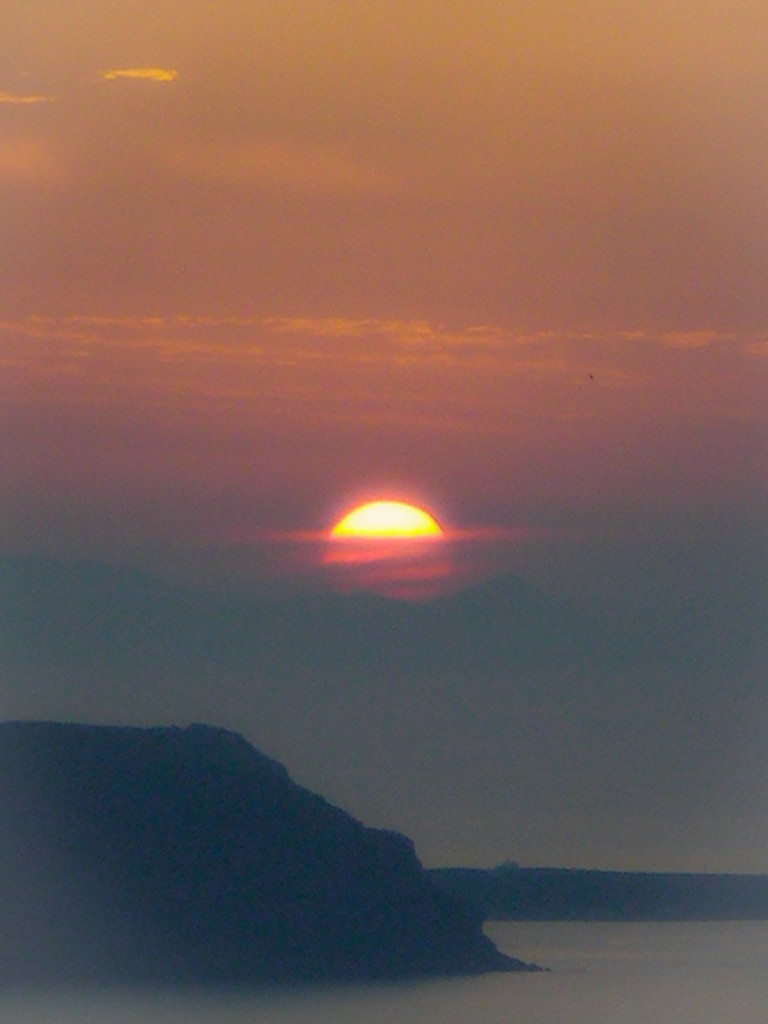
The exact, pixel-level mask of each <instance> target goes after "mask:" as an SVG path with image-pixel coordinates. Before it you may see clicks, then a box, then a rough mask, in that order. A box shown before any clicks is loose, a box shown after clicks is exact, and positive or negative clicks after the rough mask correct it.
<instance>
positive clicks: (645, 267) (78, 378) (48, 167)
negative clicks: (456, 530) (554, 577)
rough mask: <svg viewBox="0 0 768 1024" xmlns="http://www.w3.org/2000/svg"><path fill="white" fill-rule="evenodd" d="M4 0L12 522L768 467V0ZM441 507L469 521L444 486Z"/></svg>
mask: <svg viewBox="0 0 768 1024" xmlns="http://www.w3.org/2000/svg"><path fill="white" fill-rule="evenodd" d="M38 13H39V12H37V6H36V5H35V4H29V3H21V0H12V2H11V3H10V4H9V5H6V8H5V9H4V14H3V26H2V27H3V39H4V43H5V46H6V51H7V52H6V58H5V59H4V62H3V65H2V75H0V216H2V223H3V225H4V227H3V232H4V244H3V246H2V247H1V248H0V316H1V318H2V320H1V322H0V370H1V371H2V386H3V388H4V404H3V408H2V415H3V417H4V424H3V426H4V437H5V439H6V444H5V446H4V449H5V450H4V456H3V458H4V465H3V471H4V474H5V475H4V479H5V481H6V502H5V507H6V509H7V514H6V525H7V531H8V532H7V536H8V538H9V541H8V543H9V544H11V545H16V546H21V547H32V548H35V547H41V546H43V547H48V548H57V547H58V548H60V549H62V550H72V551H81V552H85V553H87V552H88V551H89V550H90V551H91V552H96V551H101V553H102V554H103V553H105V552H106V553H108V552H109V551H114V552H118V551H122V552H128V553H130V552H134V554H135V553H136V552H138V551H140V550H144V549H146V550H150V549H151V550H152V551H154V552H157V551H159V550H160V549H162V548H163V547H164V546H167V545H168V544H170V543H172V542H173V543H176V542H179V543H184V544H189V545H195V544H198V545H211V544H214V545H215V544H217V543H220V542H221V541H222V538H224V537H226V536H229V535H231V534H233V533H238V532H239V533H247V532H248V530H249V529H254V530H255V529H258V528H259V527H274V528H283V527H288V528H305V529H316V528H318V527H319V525H320V524H321V523H322V522H323V520H324V517H325V515H326V513H327V510H328V508H330V507H331V506H332V505H333V504H334V503H335V502H337V501H339V500H340V499H341V497H342V496H343V495H344V494H349V493H353V492H355V491H360V490H365V489H368V490H371V491H385V492H386V491H387V490H391V489H394V490H395V491H397V490H398V489H400V490H403V489H405V491H407V490H408V489H409V488H411V489H415V490H417V491H421V492H423V493H424V494H426V495H427V496H431V498H432V499H433V500H435V501H437V502H438V503H439V504H441V505H442V504H444V506H445V507H446V508H449V509H451V510H452V516H453V518H454V519H455V521H456V522H457V523H460V524H462V525H464V526H466V527H469V528H471V527H474V526H478V525H505V526H509V527H515V528H518V527H524V526H528V527H537V526H541V525H542V524H544V523H549V524H555V525H558V526H560V525H562V524H563V523H565V522H571V521H572V522H574V523H576V524H577V525H578V524H581V523H583V522H584V521H585V520H587V519H589V517H590V516H594V515H597V516H599V517H600V519H601V520H602V521H605V520H606V517H607V518H608V519H609V520H610V521H611V522H612V523H614V524H620V523H621V522H622V521H634V520H635V519H636V518H637V517H641V518H642V517H644V516H647V515H648V514H649V513H650V514H651V515H656V514H666V513H665V512H664V510H669V509H672V510H673V512H674V515H676V516H678V517H680V518H681V519H684V518H685V516H686V514H688V513H689V512H690V511H691V510H692V509H696V508H701V507H702V504H703V503H706V504H707V506H708V507H711V504H712V496H713V494H714V495H715V500H716V501H722V502H724V503H725V504H726V505H728V507H730V508H737V509H739V510H742V511H744V515H745V516H746V517H747V518H750V517H751V516H753V512H754V508H755V507H756V503H757V502H758V501H760V500H762V497H761V496H763V495H764V494H765V477H764V474H761V473H759V472H758V471H757V470H756V467H757V466H758V465H759V463H760V459H761V458H762V456H763V455H764V454H765V447H766V443H765V435H766V430H765V412H764V408H765V402H764V395H765V391H766V387H767V386H768V382H767V378H768V348H767V347H766V346H767V345H768V342H767V341H766V333H765V332H766V326H767V318H766V290H765V271H766V266H767V264H768V244H767V243H766V235H765V231H764V225H765V223H766V215H767V214H768V186H767V185H766V182H768V151H766V147H765V145H764V138H765V128H766V107H765V103H764V96H765V89H766V86H767V85H768V72H767V71H766V65H765V62H764V59H763V53H762V45H761V41H762V39H763V38H765V36H766V33H767V32H768V12H766V10H765V9H764V6H763V5H759V4H756V3H752V2H737V3H735V4H733V3H729V4H725V3H724V2H723V3H713V4H709V5H706V6H705V7H702V5H700V4H696V3H693V2H685V3H682V4H676V5H674V8H670V6H669V5H668V4H662V3H660V2H654V3H650V4H648V3H640V2H639V0H638V2H630V3H627V4H623V5H621V6H620V7H617V6H616V5H614V4H608V3H606V2H605V0H590V2H587V3H585V4H582V5H579V8H578V10H575V9H573V10H572V9H570V8H568V7H567V6H566V5H563V4H561V3H559V2H556V0H548V2H545V3H542V4H537V5H535V7H532V6H531V5H524V4H519V3H509V2H495V0H489V2H487V3H482V4H476V3H470V2H468V0H461V2H459V3H456V4H452V5H451V7H450V10H446V8H445V5H443V4H438V3H436V2H433V0H423V2H420V3H417V4H412V3H406V2H404V0H403V2H400V0H398V2H395V3H387V4H379V3H370V4H358V5H338V4H333V3H330V2H329V0H286V2H285V3H282V4H279V5H276V4H266V5H257V6H255V7H254V5H250V4H245V3H242V2H237V0H230V2H227V3H225V4H221V5H218V6H217V7H216V9H215V10H212V9H211V7H210V5H209V4H207V3H205V4H204V3H202V2H200V0H194V2H192V3H187V4H181V3H180V2H179V0H153V2H152V3H149V2H148V0H140V2H139V3H136V4H132V5H130V7H127V8H125V7H119V6H116V5H112V4H108V5H104V4H101V3H98V2H96V0H86V2H84V3H80V4H77V5H76V6H75V7H74V8H73V7H72V6H71V5H65V4H60V3H55V4H51V5H48V7H47V8H46V15H45V17H44V18H43V17H39V16H38ZM454 511H455V515H453V512H454Z"/></svg>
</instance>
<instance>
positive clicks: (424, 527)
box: [331, 501, 443, 538]
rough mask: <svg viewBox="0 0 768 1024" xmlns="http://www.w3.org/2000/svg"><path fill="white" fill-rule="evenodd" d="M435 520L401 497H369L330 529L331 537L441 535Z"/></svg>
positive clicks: (439, 527) (440, 529)
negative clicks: (370, 498) (369, 498)
mask: <svg viewBox="0 0 768 1024" xmlns="http://www.w3.org/2000/svg"><path fill="white" fill-rule="evenodd" d="M442 533H443V530H442V528H441V526H440V524H439V523H438V522H437V520H436V519H435V518H434V517H433V516H431V515H430V514H429V512H425V511H424V509H421V508H417V507H416V506H415V505H408V504H406V503H405V502H402V501H371V502H369V503H368V504H367V505H360V506H358V507H357V508H355V509H353V510H352V511H351V512H348V513H347V514H346V515H345V516H344V517H343V518H342V519H340V520H339V521H338V523H336V525H335V526H334V527H333V529H332V530H331V536H332V537H339V538H343V537H403V538H409V537H440V536H442Z"/></svg>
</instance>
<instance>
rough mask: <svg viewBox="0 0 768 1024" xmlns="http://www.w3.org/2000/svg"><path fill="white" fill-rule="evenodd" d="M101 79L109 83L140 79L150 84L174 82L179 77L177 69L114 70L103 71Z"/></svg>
mask: <svg viewBox="0 0 768 1024" xmlns="http://www.w3.org/2000/svg"><path fill="white" fill-rule="evenodd" d="M101 77H102V78H103V79H104V80H105V81H107V82H113V81H115V80H116V79H118V78H139V79H143V80H144V81H150V82H173V81H175V80H176V79H177V78H178V77H179V72H178V71H177V70H176V69H175V68H112V69H111V70H109V71H102V72H101Z"/></svg>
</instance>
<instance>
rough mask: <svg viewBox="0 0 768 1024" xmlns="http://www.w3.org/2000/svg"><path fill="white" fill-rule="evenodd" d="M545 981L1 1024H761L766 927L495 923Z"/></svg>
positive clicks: (72, 1008) (52, 1010)
mask: <svg viewBox="0 0 768 1024" xmlns="http://www.w3.org/2000/svg"><path fill="white" fill-rule="evenodd" d="M488 932H489V934H490V935H491V936H492V938H493V939H494V940H495V941H496V942H497V944H498V945H499V946H500V947H501V948H503V949H505V950H507V951H509V952H511V953H514V954H515V955H518V956H521V957H523V958H527V959H530V960H535V961H536V962H538V963H540V964H546V965H547V966H549V967H550V968H551V971H550V972H549V973H547V974H510V975H491V976H487V977H483V978H471V979H459V980H455V981H430V982H422V983H418V984H409V985H394V986H368V987H360V988H352V989H332V990H324V991H314V992H297V993H293V994H285V995H281V996H258V997H255V996H240V997H238V996H231V995H229V996H200V995H194V996H193V995H189V996H184V997H182V996H170V995H164V996H160V995H150V994H148V995H145V996H138V995H136V994H135V993H132V994H121V993H116V994H110V995H104V994H98V995H96V994H90V995H87V994H82V993H80V994H73V993H66V992H59V993H50V992H49V993H47V994H45V993H37V994H35V993H17V994H14V995H7V994H6V995H2V996H0V1020H2V1022H3V1024H639V1022H643V1024H765V1022H766V1020H768V922H749V923H743V922H717V923H711V924H710V923H703V924H699V923H696V924H693V923H685V924H678V923H675V924H663V925H660V924H539V923H535V924H494V925H492V926H489V928H488Z"/></svg>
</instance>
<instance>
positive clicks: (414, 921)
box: [0, 722, 525, 984]
mask: <svg viewBox="0 0 768 1024" xmlns="http://www.w3.org/2000/svg"><path fill="white" fill-rule="evenodd" d="M0 906H1V907H2V913H1V914H0V978H1V979H2V980H3V981H4V982H9V981H13V982H17V981H29V980H33V981H44V982H51V981H62V980H64V981H68V982H98V983H115V982H173V983H195V984H200V983H217V984H224V983H259V982H288V981H296V980H300V981H313V980H320V979H324V980H346V979H364V978H404V977H409V976H416V975H422V974H457V973H479V972H483V971H493V970H512V969H517V968H523V967H525V965H523V964H521V963H520V962H519V961H515V960H511V959H509V958H507V957H505V956H503V955H502V954H501V953H499V952H498V951H497V950H496V949H495V947H494V946H493V945H492V944H491V942H490V941H489V940H488V939H487V938H486V937H485V936H484V935H483V934H482V930H481V924H480V919H479V916H478V915H476V914H475V913H473V912H471V911H469V910H467V909H466V908H465V907H464V906H463V904H461V903H460V902H459V901H456V900H455V899H454V898H453V897H451V896H446V895H445V894H444V893H442V892H441V891H440V890H439V889H438V888H437V887H436V886H434V885H433V884H432V883H431V881H430V880H429V877H428V875H427V874H426V872H425V871H424V870H423V869H422V868H421V866H420V864H419V862H418V860H417V858H416V856H415V853H414V851H413V848H412V845H411V843H410V841H409V840H408V839H406V838H405V837H403V836H401V835H399V834H396V833H391V832H384V831H379V830H374V829H369V828H365V827H364V826H363V825H361V824H360V823H359V822H357V821H356V820H355V819H353V818H352V817H351V816H350V815H348V814H346V813H345V812H344V811H342V810H339V809H338V808H336V807H333V806H331V805H330V804H328V803H326V802H325V801H324V800H323V799H321V798H320V797H318V796H315V795H313V794H312V793H310V792H308V791H307V790H305V789H303V788H301V787H300V786H298V785H296V784H295V783H293V782H292V781H291V779H290V778H289V776H288V774H287V772H286V770H285V769H284V768H283V767H282V766H281V765H280V764H278V763H277V762H275V761H272V760H271V759H269V758H268V757H266V756H264V755H263V754H261V753H259V752H258V751H257V750H255V749H254V748H253V747H251V746H250V745H249V744H248V743H247V742H246V741H245V740H244V739H242V738H241V737H240V736H238V735H237V734H235V733H232V732H227V731H225V730H221V729H214V728H211V727H208V726H202V725H193V726H190V727H188V728H184V729H181V728H152V729H141V728H123V727H111V726H82V725H71V724H56V723H45V722H16V723H5V724H2V725H0Z"/></svg>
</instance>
